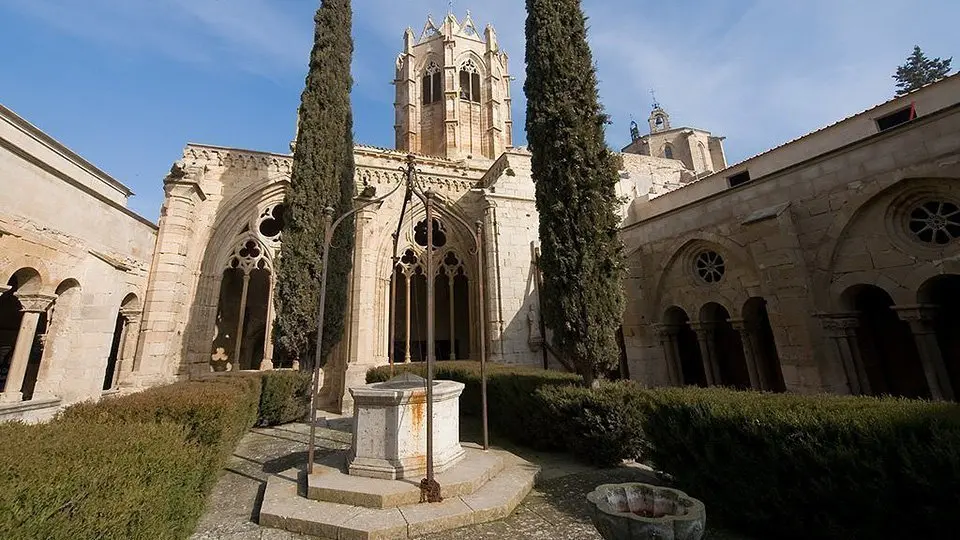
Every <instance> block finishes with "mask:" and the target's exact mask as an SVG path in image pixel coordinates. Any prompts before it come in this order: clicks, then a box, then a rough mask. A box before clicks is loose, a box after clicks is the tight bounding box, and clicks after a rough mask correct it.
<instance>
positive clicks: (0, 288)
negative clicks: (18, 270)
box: [0, 285, 13, 294]
mask: <svg viewBox="0 0 960 540" xmlns="http://www.w3.org/2000/svg"><path fill="white" fill-rule="evenodd" d="M12 288H13V287H11V286H9V285H0V294H3V293H5V292H7V291H9V290H10V289H12Z"/></svg>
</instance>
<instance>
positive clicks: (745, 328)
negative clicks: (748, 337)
mask: <svg viewBox="0 0 960 540" xmlns="http://www.w3.org/2000/svg"><path fill="white" fill-rule="evenodd" d="M727 322H728V323H730V326H732V327H733V329H734V330H736V331H737V332H740V333H749V332H751V331H752V330H753V324H752V323H750V322H749V321H747V320H746V319H727Z"/></svg>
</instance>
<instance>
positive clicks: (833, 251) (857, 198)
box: [816, 177, 960, 273]
mask: <svg viewBox="0 0 960 540" xmlns="http://www.w3.org/2000/svg"><path fill="white" fill-rule="evenodd" d="M958 180H960V179H958V178H953V177H940V178H938V177H923V178H903V179H900V180H898V181H896V182H893V183H892V184H890V185H887V186H884V187H882V188H880V189H878V190H876V191H869V192H866V193H860V194H856V195H854V196H853V197H851V198H850V199H848V201H847V204H845V205H844V206H843V207H841V208H840V209H839V210H838V211H836V215H835V217H834V219H833V221H832V222H831V224H830V226H829V228H828V229H827V231H826V233H825V234H824V238H836V240H835V241H834V242H829V243H826V244H824V245H823V246H822V247H821V248H820V249H819V251H818V252H817V255H816V260H817V267H818V268H821V269H824V270H827V271H828V272H830V273H832V272H833V268H834V267H835V263H836V260H837V257H838V256H839V254H840V253H841V252H842V248H843V246H844V245H845V244H846V242H847V240H848V233H849V231H850V229H851V228H853V227H854V226H855V225H856V224H857V223H858V222H859V221H860V219H861V217H862V216H863V215H864V214H865V213H867V212H868V211H870V210H871V209H872V208H873V207H874V206H875V205H878V204H882V203H883V202H884V201H885V200H889V202H893V203H895V201H896V200H899V199H905V198H911V197H917V196H920V195H923V194H931V193H943V192H952V194H954V195H955V196H960V189H958V188H957V187H956V186H957V184H958V183H960V182H958ZM885 214H886V212H885ZM885 217H886V215H885ZM885 226H886V225H885Z"/></svg>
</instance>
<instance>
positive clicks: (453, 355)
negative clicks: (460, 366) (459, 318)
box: [447, 272, 457, 360]
mask: <svg viewBox="0 0 960 540" xmlns="http://www.w3.org/2000/svg"><path fill="white" fill-rule="evenodd" d="M447 285H449V291H450V360H456V359H457V337H456V331H457V326H456V324H454V321H455V318H454V315H453V308H454V305H453V273H452V272H451V274H450V276H449V279H447Z"/></svg>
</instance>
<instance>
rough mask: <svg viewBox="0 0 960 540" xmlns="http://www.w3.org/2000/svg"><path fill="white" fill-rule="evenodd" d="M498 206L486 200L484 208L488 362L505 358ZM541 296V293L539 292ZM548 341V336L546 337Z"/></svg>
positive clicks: (484, 288)
mask: <svg viewBox="0 0 960 540" xmlns="http://www.w3.org/2000/svg"><path fill="white" fill-rule="evenodd" d="M496 211H497V205H496V203H495V202H494V201H491V200H485V201H484V206H483V252H484V261H483V263H484V265H483V279H484V284H483V292H484V293H485V294H486V298H485V299H484V303H483V305H484V307H485V308H486V310H487V314H486V320H487V332H486V339H487V360H489V361H490V362H497V361H499V360H500V359H502V358H503V353H504V351H503V339H502V338H503V317H502V316H501V315H502V312H503V311H502V309H501V299H500V296H501V287H500V269H499V267H498V260H497V250H498V249H499V246H498V244H499V238H498V237H497V227H495V223H496V219H497V217H496ZM538 294H539V291H538ZM544 339H546V336H544Z"/></svg>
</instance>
